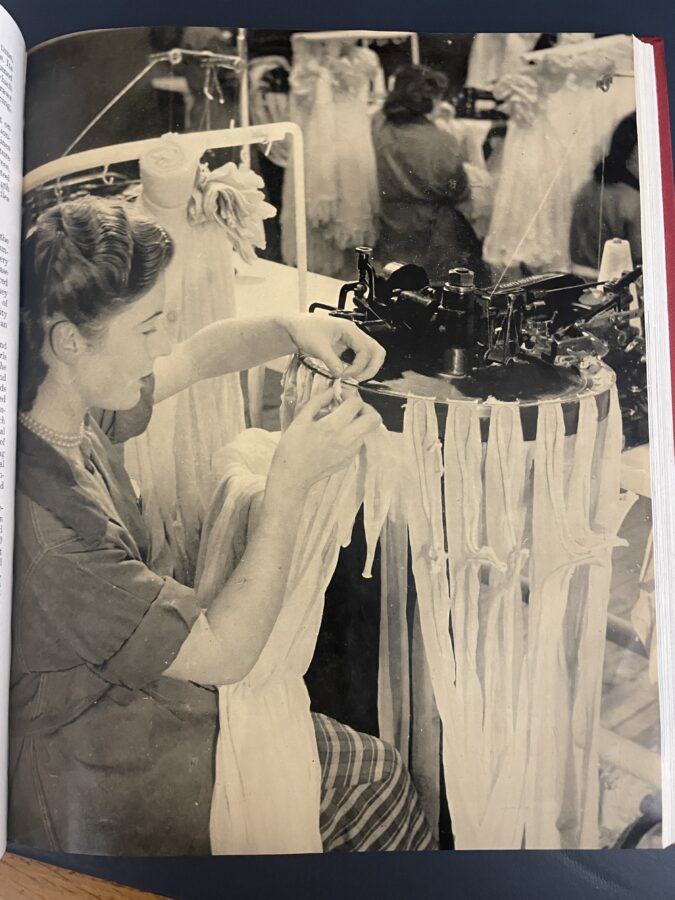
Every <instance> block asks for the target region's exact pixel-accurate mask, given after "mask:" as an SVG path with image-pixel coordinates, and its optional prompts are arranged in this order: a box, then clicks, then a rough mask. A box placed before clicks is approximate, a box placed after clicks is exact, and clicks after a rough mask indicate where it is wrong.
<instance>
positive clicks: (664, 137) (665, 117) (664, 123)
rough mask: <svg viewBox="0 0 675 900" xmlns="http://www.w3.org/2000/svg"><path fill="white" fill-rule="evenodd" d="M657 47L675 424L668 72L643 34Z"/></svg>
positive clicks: (674, 237) (674, 240) (674, 184)
mask: <svg viewBox="0 0 675 900" xmlns="http://www.w3.org/2000/svg"><path fill="white" fill-rule="evenodd" d="M641 40H643V41H644V42H645V43H648V44H651V45H652V46H653V48H654V68H655V70H656V92H657V102H658V114H659V133H660V135H661V182H662V186H663V218H664V223H663V224H664V232H665V236H666V248H665V250H666V278H667V284H668V317H669V320H670V356H671V360H672V361H673V366H672V368H671V378H672V395H673V422H674V426H673V427H674V428H675V181H674V179H673V145H672V139H671V132H670V110H669V106H668V73H667V66H666V51H665V44H664V41H663V38H651V37H649V38H641Z"/></svg>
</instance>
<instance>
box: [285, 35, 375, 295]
mask: <svg viewBox="0 0 675 900" xmlns="http://www.w3.org/2000/svg"><path fill="white" fill-rule="evenodd" d="M381 77H382V76H381V69H380V64H379V61H378V58H377V55H376V54H375V53H374V51H372V50H369V49H368V48H367V47H359V46H356V45H355V44H351V43H344V42H341V41H330V42H326V43H325V44H324V43H320V42H312V41H304V40H297V41H296V42H295V44H294V60H293V69H292V71H291V77H290V84H291V118H292V120H293V121H295V122H297V123H298V125H299V126H300V127H301V129H302V133H303V137H304V154H305V195H306V213H307V254H308V267H309V269H310V271H312V272H319V273H321V274H323V275H330V276H334V277H342V278H348V277H351V275H352V274H353V269H354V253H353V248H354V247H357V246H360V245H364V244H365V245H368V246H371V247H372V246H373V245H374V243H375V238H376V219H377V210H378V194H377V174H376V171H375V153H374V150H373V139H372V136H371V120H370V113H369V110H368V100H369V97H370V94H371V88H372V85H374V84H376V83H377V82H378V81H379V80H380V79H381ZM294 222H295V211H294V207H293V176H292V170H291V167H290V166H288V167H287V168H286V177H285V179H284V202H283V205H282V214H281V224H282V255H283V260H284V262H285V263H286V264H287V265H295V264H296V259H297V256H296V247H295V224H294Z"/></svg>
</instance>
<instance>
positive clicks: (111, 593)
mask: <svg viewBox="0 0 675 900" xmlns="http://www.w3.org/2000/svg"><path fill="white" fill-rule="evenodd" d="M24 594H25V596H24V598H23V601H22V605H24V604H27V605H28V608H29V609H31V608H32V609H33V610H34V620H33V621H34V633H33V639H32V640H31V639H28V640H27V641H24V646H23V647H22V652H23V656H24V660H25V662H26V663H27V664H28V665H29V666H30V667H31V668H33V669H34V670H35V671H42V670H45V671H48V670H51V669H54V668H67V667H68V666H69V665H72V666H75V665H80V664H82V663H84V664H86V665H88V666H89V667H90V668H92V669H94V670H95V671H96V672H97V673H98V674H100V676H101V677H102V678H104V679H105V680H106V681H109V682H110V683H111V684H119V685H124V686H125V687H128V688H131V689H138V688H141V687H143V686H144V685H145V684H147V683H149V682H151V681H154V680H156V679H157V678H159V677H160V676H161V675H162V673H163V672H164V670H165V669H166V668H167V667H168V666H169V665H170V664H171V662H172V661H173V660H174V658H175V657H176V654H177V653H178V651H179V650H180V648H181V646H182V644H183V642H184V641H185V639H186V637H187V636H188V634H189V633H190V630H191V628H192V626H193V624H194V622H195V621H196V620H197V618H198V617H199V615H200V612H201V610H200V607H199V604H198V603H197V599H196V596H195V592H194V591H193V590H191V589H190V588H187V587H185V586H184V585H181V584H179V583H178V582H177V581H174V580H173V579H172V578H168V577H161V576H159V575H157V574H156V573H154V572H153V571H152V570H151V569H149V568H148V567H147V566H146V565H145V564H144V563H143V562H141V561H140V560H137V559H133V558H130V557H128V556H127V555H126V554H125V552H124V550H123V549H121V548H119V547H116V546H102V547H101V548H99V549H96V550H88V551H80V552H64V551H63V549H62V548H57V549H51V550H48V551H46V552H44V553H43V555H42V557H41V558H40V559H39V560H38V561H37V562H36V563H35V565H34V567H33V570H32V572H31V574H30V576H29V578H28V579H27V583H26V587H25V589H24ZM26 644H27V646H26ZM32 646H34V647H35V648H36V650H35V652H34V653H31V647H32ZM47 648H49V649H47Z"/></svg>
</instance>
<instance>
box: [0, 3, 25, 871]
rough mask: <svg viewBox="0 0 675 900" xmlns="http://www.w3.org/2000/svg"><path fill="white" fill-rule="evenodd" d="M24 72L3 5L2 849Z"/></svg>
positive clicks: (17, 35) (1, 835)
mask: <svg viewBox="0 0 675 900" xmlns="http://www.w3.org/2000/svg"><path fill="white" fill-rule="evenodd" d="M25 71H26V48H25V45H24V42H23V38H22V37H21V32H20V31H19V29H18V28H17V26H16V23H15V22H14V20H13V19H12V18H11V17H10V16H9V15H8V14H7V13H6V12H5V10H4V9H2V8H1V7H0V642H1V643H0V853H4V849H5V842H6V821H5V810H6V808H7V784H6V772H7V718H8V695H9V662H10V637H11V605H12V548H13V535H14V459H15V448H16V425H15V422H16V396H17V394H16V390H17V367H18V352H19V350H18V330H19V257H20V240H21V176H22V172H23V96H24V80H25Z"/></svg>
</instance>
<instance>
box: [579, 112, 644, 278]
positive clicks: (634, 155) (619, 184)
mask: <svg viewBox="0 0 675 900" xmlns="http://www.w3.org/2000/svg"><path fill="white" fill-rule="evenodd" d="M598 228H599V229H600V234H598ZM611 238H621V239H622V240H626V241H628V243H629V244H630V249H631V254H632V257H633V264H634V265H637V264H638V263H640V262H642V239H641V235H640V181H639V169H638V146H637V121H636V117H635V113H633V114H632V115H630V116H626V118H625V119H623V120H622V121H621V122H620V123H619V124H618V125H617V127H616V129H615V131H614V134H613V135H612V142H611V144H610V148H609V153H608V154H607V156H605V158H604V159H602V160H601V161H600V162H599V163H598V164H597V166H596V167H595V171H594V172H593V177H592V178H591V179H590V181H588V182H587V183H586V184H585V185H584V186H583V187H582V188H581V190H580V191H579V193H578V194H577V196H576V199H575V201H574V211H573V214H572V227H571V230H570V256H571V258H572V263H573V264H574V265H575V266H584V267H587V268H590V269H593V270H597V269H598V267H599V260H598V248H600V251H601V252H602V248H603V247H604V246H605V241H607V240H610V239H611Z"/></svg>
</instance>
